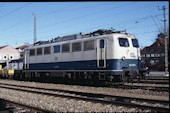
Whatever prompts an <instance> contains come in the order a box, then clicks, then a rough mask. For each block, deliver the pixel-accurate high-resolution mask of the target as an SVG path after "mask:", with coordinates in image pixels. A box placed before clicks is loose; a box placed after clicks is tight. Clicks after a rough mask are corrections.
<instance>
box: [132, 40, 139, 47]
mask: <svg viewBox="0 0 170 113" xmlns="http://www.w3.org/2000/svg"><path fill="white" fill-rule="evenodd" d="M132 44H133V47H139V44H138V40H137V39H132Z"/></svg>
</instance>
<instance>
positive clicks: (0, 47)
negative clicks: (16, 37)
mask: <svg viewBox="0 0 170 113" xmlns="http://www.w3.org/2000/svg"><path fill="white" fill-rule="evenodd" d="M6 46H8V45H5V46H0V49H2V48H4V47H6Z"/></svg>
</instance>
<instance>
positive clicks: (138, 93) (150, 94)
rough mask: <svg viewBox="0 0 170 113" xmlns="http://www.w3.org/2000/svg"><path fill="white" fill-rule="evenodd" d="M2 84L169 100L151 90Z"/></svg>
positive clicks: (23, 83) (167, 95)
mask: <svg viewBox="0 0 170 113" xmlns="http://www.w3.org/2000/svg"><path fill="white" fill-rule="evenodd" d="M0 83H9V84H15V85H25V86H33V87H43V88H52V89H55V88H56V89H64V90H73V91H84V92H91V93H103V94H110V95H116V96H133V97H141V98H148V99H161V100H169V92H164V91H162V92H156V91H150V90H142V89H118V88H107V87H89V86H78V85H62V84H52V83H50V84H49V83H37V82H25V81H15V80H12V81H11V80H0Z"/></svg>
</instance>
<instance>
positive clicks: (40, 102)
mask: <svg viewBox="0 0 170 113" xmlns="http://www.w3.org/2000/svg"><path fill="white" fill-rule="evenodd" d="M0 83H8V84H15V85H25V86H34V87H43V88H53V89H54V88H56V89H65V90H74V91H84V92H93V93H103V94H111V95H117V96H133V97H141V98H152V99H161V100H169V93H168V92H153V91H149V90H141V89H133V90H128V89H127V90H125V89H116V88H107V87H88V86H78V85H61V84H49V83H48V84H46V83H36V82H25V81H15V80H0ZM0 98H3V99H7V100H11V101H15V102H20V103H24V104H27V105H33V106H38V107H41V108H45V109H48V110H53V111H56V112H150V110H146V109H145V110H141V109H137V108H127V107H124V106H116V105H111V104H100V103H93V102H86V101H83V100H79V101H77V100H74V99H67V98H60V97H54V96H46V95H41V94H33V93H26V92H22V91H15V90H9V89H5V88H1V89H0Z"/></svg>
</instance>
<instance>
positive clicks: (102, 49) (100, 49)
mask: <svg viewBox="0 0 170 113" xmlns="http://www.w3.org/2000/svg"><path fill="white" fill-rule="evenodd" d="M106 50H107V39H106V38H105V39H97V67H98V68H106V58H107V56H106V55H107V53H106V52H107V51H106Z"/></svg>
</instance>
